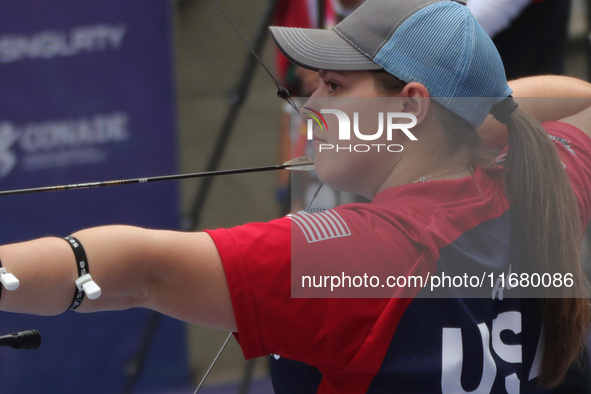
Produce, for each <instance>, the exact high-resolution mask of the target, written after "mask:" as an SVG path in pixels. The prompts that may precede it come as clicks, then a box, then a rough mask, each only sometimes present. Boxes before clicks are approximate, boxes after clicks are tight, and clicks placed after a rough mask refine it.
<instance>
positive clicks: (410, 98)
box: [399, 82, 431, 124]
mask: <svg viewBox="0 0 591 394" xmlns="http://www.w3.org/2000/svg"><path fill="white" fill-rule="evenodd" d="M399 97H402V98H403V99H404V112H406V113H410V114H413V115H414V116H416V117H417V124H421V122H422V121H423V120H424V119H425V118H426V117H427V114H428V113H429V108H430V106H431V95H430V94H429V91H428V90H427V88H426V87H425V85H422V84H420V83H418V82H409V83H408V84H406V86H405V87H404V88H403V89H402V91H401V92H400V93H399Z"/></svg>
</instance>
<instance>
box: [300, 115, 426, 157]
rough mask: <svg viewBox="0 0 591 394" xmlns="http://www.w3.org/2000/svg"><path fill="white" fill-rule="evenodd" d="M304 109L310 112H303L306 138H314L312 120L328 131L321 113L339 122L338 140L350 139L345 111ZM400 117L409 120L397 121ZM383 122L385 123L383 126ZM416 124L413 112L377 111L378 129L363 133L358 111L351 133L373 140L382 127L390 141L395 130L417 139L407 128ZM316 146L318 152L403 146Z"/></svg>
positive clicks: (359, 137)
mask: <svg viewBox="0 0 591 394" xmlns="http://www.w3.org/2000/svg"><path fill="white" fill-rule="evenodd" d="M304 109H306V110H309V111H311V112H312V113H309V112H304V114H306V115H308V116H309V118H308V119H307V126H308V140H313V139H314V122H316V124H317V125H318V127H319V128H320V130H321V132H322V133H323V134H324V133H325V132H327V131H328V125H327V123H326V120H325V119H324V117H323V116H322V114H333V115H335V116H336V117H337V120H338V122H339V132H338V137H339V138H338V139H339V141H350V140H351V120H350V119H349V116H348V115H347V114H346V113H345V112H343V111H340V110H338V109H321V110H320V112H318V111H315V110H313V109H311V108H308V107H304ZM384 119H385V121H384ZM400 119H409V120H410V122H407V123H398V122H400ZM384 123H385V124H386V126H385V127H384ZM416 124H417V118H416V116H415V115H413V114H408V113H404V112H387V113H386V114H384V113H383V112H379V113H378V130H377V131H376V132H375V133H373V134H363V133H361V131H360V130H359V113H358V112H354V113H353V133H354V134H355V137H356V138H358V139H360V140H362V141H375V140H378V139H380V138H381V137H382V135H383V133H384V129H385V131H386V139H387V140H388V141H392V135H393V133H394V131H395V130H400V131H402V132H403V133H404V134H405V135H406V136H407V137H408V138H409V139H410V140H411V141H417V137H415V136H414V135H413V134H412V133H411V132H410V130H409V129H410V128H412V127H414V126H416ZM318 148H319V152H322V151H323V150H331V149H336V151H337V152H338V151H341V150H344V151H348V152H353V151H354V152H369V151H370V150H377V151H378V152H379V151H380V148H382V149H383V150H387V151H388V152H401V151H402V149H403V146H402V145H400V144H390V145H387V144H356V145H344V146H342V145H339V144H337V145H334V144H329V143H320V144H319V147H318Z"/></svg>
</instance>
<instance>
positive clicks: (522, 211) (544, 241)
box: [373, 71, 591, 387]
mask: <svg viewBox="0 0 591 394" xmlns="http://www.w3.org/2000/svg"><path fill="white" fill-rule="evenodd" d="M373 73H374V74H373V75H374V82H375V84H376V87H377V89H378V90H380V91H383V92H389V93H395V92H399V91H400V90H402V89H403V88H404V86H405V85H406V84H405V83H404V82H402V81H400V80H399V79H398V78H396V77H394V76H393V75H391V74H389V73H387V72H385V71H375V72H373ZM433 103H434V102H432V105H433ZM434 108H435V112H436V113H437V115H438V116H439V119H441V121H442V124H443V126H444V129H445V131H446V138H447V139H448V141H453V144H454V145H455V144H458V143H463V144H464V145H462V146H466V145H465V144H468V146H469V147H470V148H472V151H473V152H474V154H473V159H474V160H478V159H479V158H482V156H480V155H479V154H478V150H479V145H480V141H479V137H478V134H477V133H476V132H475V130H474V128H473V127H472V126H471V125H470V124H469V123H468V122H466V121H465V120H464V119H462V118H460V117H459V116H458V115H456V114H454V113H452V112H451V111H449V110H447V109H446V108H444V107H442V106H441V105H438V104H436V105H435V106H434ZM507 129H508V132H509V142H508V151H507V156H506V158H505V162H504V163H503V174H504V175H503V180H504V185H505V192H506V195H507V198H508V199H509V201H510V203H511V204H512V206H513V207H514V208H515V209H514V211H515V212H516V214H517V216H518V220H519V223H520V226H521V228H520V230H521V234H523V236H522V237H523V238H522V240H523V245H524V248H525V251H526V253H527V256H528V261H529V262H531V264H530V269H533V271H532V272H536V271H537V272H541V273H543V272H548V273H554V272H558V273H562V274H565V273H571V274H572V275H573V282H574V285H573V286H572V287H570V288H565V287H562V288H561V289H560V290H561V291H562V290H565V291H568V293H561V294H560V295H561V296H562V297H568V298H549V297H548V296H549V295H551V294H544V295H546V298H541V299H540V308H541V311H542V327H543V343H542V349H543V356H542V363H541V367H540V375H541V376H540V383H541V384H542V385H543V386H547V387H551V386H556V385H557V384H558V383H559V382H560V381H561V380H562V379H563V377H564V375H565V374H566V371H567V369H568V367H569V366H570V365H571V364H572V362H573V361H574V360H575V359H576V358H577V356H578V354H579V351H580V350H581V349H582V346H583V345H584V343H585V341H586V339H587V335H588V332H589V325H590V320H591V311H590V306H589V301H588V299H587V292H586V285H587V283H586V279H585V275H584V272H583V268H582V264H581V256H580V248H581V241H582V236H583V232H582V229H581V227H582V226H581V219H580V217H579V211H578V205H577V200H576V197H575V193H574V191H573V189H572V187H571V185H570V182H569V179H568V175H567V174H566V172H565V171H563V168H562V164H561V162H560V159H559V157H558V153H557V152H556V149H555V147H554V143H553V142H552V140H551V139H550V138H548V134H547V133H546V131H545V130H544V128H543V127H542V126H541V125H540V124H539V123H538V122H537V121H536V120H535V119H533V118H532V117H531V116H529V115H528V114H527V113H525V112H524V111H522V110H520V109H519V108H518V109H517V110H515V112H513V114H512V115H511V116H510V117H509V119H508V121H507ZM468 134H471V136H470V135H468ZM456 146H458V145H456ZM472 163H473V164H475V163H474V161H473V162H472ZM489 163H490V162H489ZM553 296H554V297H556V294H553Z"/></svg>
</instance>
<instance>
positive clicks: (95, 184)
mask: <svg viewBox="0 0 591 394" xmlns="http://www.w3.org/2000/svg"><path fill="white" fill-rule="evenodd" d="M309 165H310V163H294V164H279V165H273V166H264V167H251V168H238V169H233V170H219V171H206V172H196V173H190V174H176V175H163V176H154V177H148V178H134V179H122V180H115V181H104V182H89V183H74V184H71V185H60V186H45V187H34V188H29V189H18V190H5V191H0V196H11V195H17V194H30V193H44V192H54V191H62V190H75V189H90V188H95V187H105V186H115V185H130V184H134V183H149V182H159V181H170V180H178V179H189V178H203V177H208V176H219V175H232V174H245V173H249V172H264V171H276V170H285V169H289V168H292V167H305V166H309Z"/></svg>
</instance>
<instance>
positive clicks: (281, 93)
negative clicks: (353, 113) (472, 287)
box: [194, 0, 320, 394]
mask: <svg viewBox="0 0 591 394" xmlns="http://www.w3.org/2000/svg"><path fill="white" fill-rule="evenodd" d="M213 2H214V3H215V5H216V6H217V7H218V9H219V10H220V11H221V12H222V14H223V15H224V17H225V18H226V19H227V20H228V22H229V23H230V25H232V27H233V28H234V31H236V33H237V34H238V35H239V36H240V38H241V39H242V41H243V42H244V43H245V44H246V46H247V47H248V49H249V50H250V53H251V54H252V55H253V56H254V57H255V59H256V60H257V62H258V63H259V64H260V65H261V66H262V67H263V68H264V69H265V71H266V72H267V74H269V76H270V77H271V79H272V80H273V82H275V86H276V87H277V97H279V98H281V99H283V100H285V101H286V102H287V103H288V104H289V105H290V106H291V107H292V108H293V109H294V110H295V111H296V114H299V113H300V110H299V109H298V107H297V105H296V104H295V102H294V100H293V98H292V97H291V93H290V92H289V90H288V89H287V88H286V87H285V86H283V84H281V82H279V81H278V80H277V78H275V76H274V75H273V73H272V72H271V71H270V70H269V69H268V68H267V66H266V65H265V63H264V62H263V61H262V60H261V58H260V57H259V55H258V54H257V53H256V51H255V50H254V49H253V48H252V46H251V45H250V44H249V43H248V41H246V39H245V38H244V36H243V35H242V33H241V32H240V30H239V29H238V27H236V25H235V24H234V22H233V21H232V19H230V17H229V16H228V14H227V13H226V11H224V9H223V8H222V7H221V6H220V4H219V3H218V2H217V1H216V0H213ZM319 191H320V188H319V189H318V190H317V191H316V194H318V192H319ZM316 194H315V195H314V198H316ZM314 198H313V199H312V201H311V203H312V202H313V201H314ZM311 203H310V205H311ZM231 337H232V333H230V334H229V335H228V338H226V341H225V342H224V344H223V345H222V347H221V348H220V350H219V351H218V354H217V355H216V356H215V358H214V359H213V361H212V363H211V365H210V366H209V368H208V369H207V371H206V372H205V375H204V376H203V378H202V379H201V382H199V385H198V386H197V388H196V389H195V393H194V394H197V393H198V392H199V390H200V389H201V386H202V385H203V382H205V379H207V376H208V375H209V372H210V371H211V369H212V368H213V366H214V365H215V363H216V362H217V360H218V358H220V355H221V354H222V352H223V351H224V348H225V347H226V345H227V344H228V341H229V340H230V338H231Z"/></svg>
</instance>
